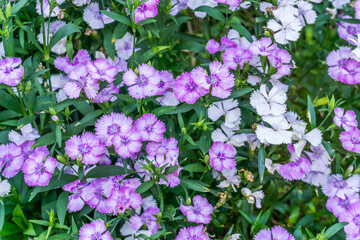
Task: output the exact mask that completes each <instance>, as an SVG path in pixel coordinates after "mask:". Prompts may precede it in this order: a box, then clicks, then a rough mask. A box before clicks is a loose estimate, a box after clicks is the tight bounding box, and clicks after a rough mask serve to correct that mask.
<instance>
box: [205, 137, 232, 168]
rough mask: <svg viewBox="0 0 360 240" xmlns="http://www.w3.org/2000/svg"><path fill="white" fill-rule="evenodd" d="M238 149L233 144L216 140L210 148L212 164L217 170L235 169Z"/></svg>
mask: <svg viewBox="0 0 360 240" xmlns="http://www.w3.org/2000/svg"><path fill="white" fill-rule="evenodd" d="M235 155H236V150H235V148H234V147H233V146H232V145H231V144H227V143H223V142H214V143H213V145H212V146H211V148H210V150H209V156H210V165H211V166H212V167H213V168H215V170H218V171H222V170H224V169H233V168H234V167H235V165H236V162H235V159H234V157H235Z"/></svg>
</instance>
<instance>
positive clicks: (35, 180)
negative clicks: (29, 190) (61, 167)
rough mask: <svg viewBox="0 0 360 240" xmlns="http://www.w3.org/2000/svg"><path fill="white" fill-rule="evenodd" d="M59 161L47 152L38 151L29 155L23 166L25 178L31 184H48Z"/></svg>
mask: <svg viewBox="0 0 360 240" xmlns="http://www.w3.org/2000/svg"><path fill="white" fill-rule="evenodd" d="M56 165H57V161H56V160H55V159H54V158H52V157H50V156H49V155H48V154H47V153H46V152H42V151H38V152H36V153H34V154H32V155H30V156H29V158H28V159H27V160H26V161H25V163H24V165H23V166H22V171H23V172H24V180H25V182H26V183H27V184H28V185H29V186H47V185H48V184H49V181H50V178H51V175H52V174H53V173H54V171H55V168H56Z"/></svg>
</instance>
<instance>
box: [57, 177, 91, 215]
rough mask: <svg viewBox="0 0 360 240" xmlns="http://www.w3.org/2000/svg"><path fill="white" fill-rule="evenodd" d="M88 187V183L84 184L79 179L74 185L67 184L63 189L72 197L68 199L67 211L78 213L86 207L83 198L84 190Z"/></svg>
mask: <svg viewBox="0 0 360 240" xmlns="http://www.w3.org/2000/svg"><path fill="white" fill-rule="evenodd" d="M85 186H86V183H82V182H81V181H80V180H79V179H78V180H75V181H74V182H72V183H69V184H66V185H65V186H64V187H63V190H64V191H67V192H70V193H71V194H70V196H69V199H68V205H67V210H68V211H69V212H77V211H80V210H81V209H82V208H83V207H84V205H85V202H84V200H83V199H82V198H81V195H82V192H83V188H84V187H85Z"/></svg>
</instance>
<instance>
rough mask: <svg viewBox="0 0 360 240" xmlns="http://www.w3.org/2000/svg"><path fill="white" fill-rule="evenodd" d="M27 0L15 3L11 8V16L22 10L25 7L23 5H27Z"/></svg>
mask: <svg viewBox="0 0 360 240" xmlns="http://www.w3.org/2000/svg"><path fill="white" fill-rule="evenodd" d="M27 1H28V0H20V1H19V2H17V3H16V4H15V5H14V6H13V8H12V12H11V15H12V16H15V15H16V14H17V12H18V11H19V10H20V9H21V8H23V7H24V6H25V4H26V3H27Z"/></svg>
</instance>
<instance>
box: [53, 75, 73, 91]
mask: <svg viewBox="0 0 360 240" xmlns="http://www.w3.org/2000/svg"><path fill="white" fill-rule="evenodd" d="M69 80H70V78H69V77H68V76H67V75H64V74H61V73H60V74H55V75H51V87H52V90H53V91H56V90H57V89H62V88H64V86H65V83H66V82H67V81H69Z"/></svg>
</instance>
